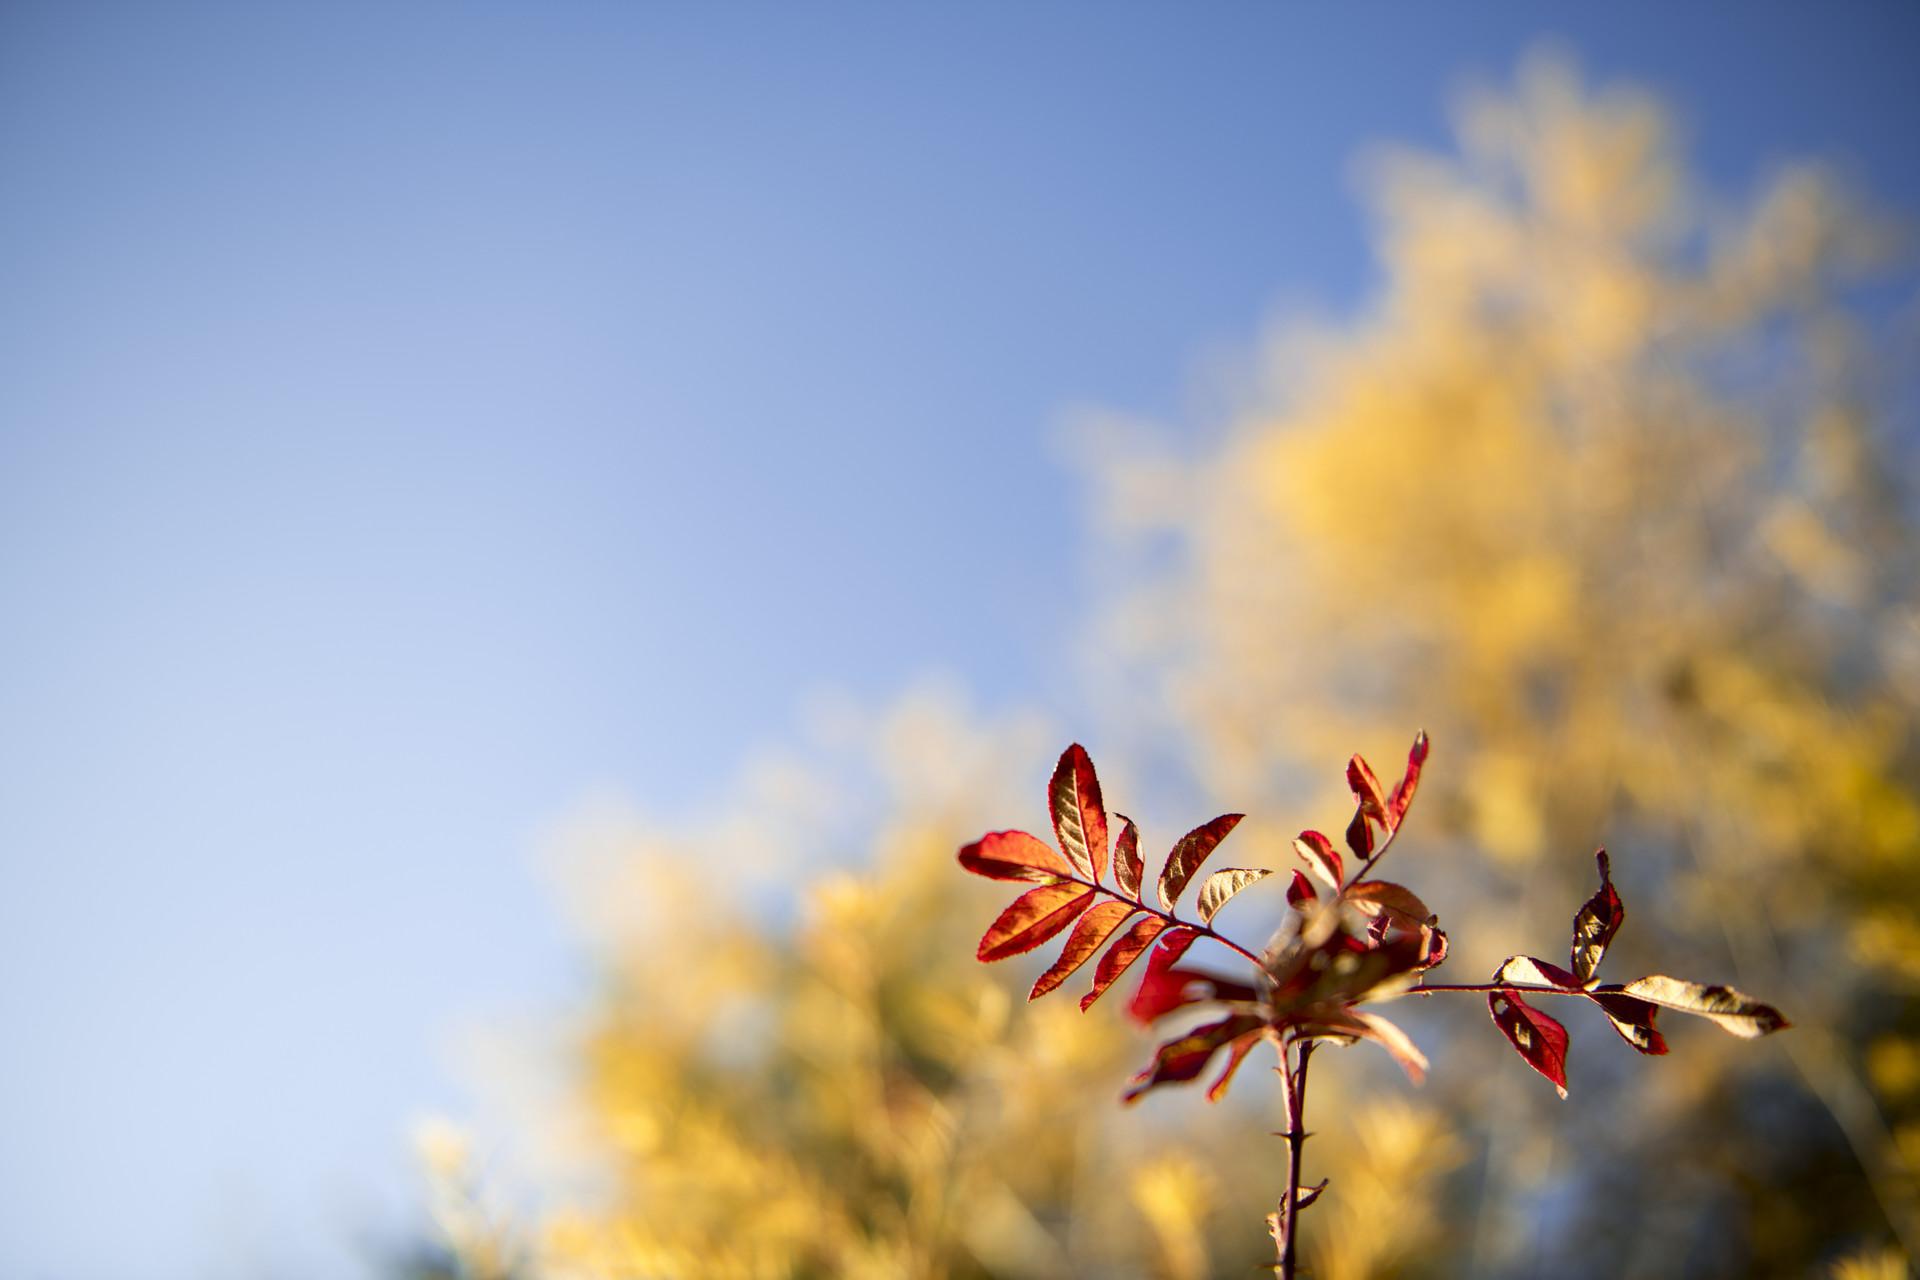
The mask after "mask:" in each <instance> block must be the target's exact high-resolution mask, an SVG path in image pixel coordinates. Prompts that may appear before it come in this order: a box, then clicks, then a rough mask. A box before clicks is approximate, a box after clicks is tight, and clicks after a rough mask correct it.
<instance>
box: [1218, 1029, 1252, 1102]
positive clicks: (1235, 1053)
mask: <svg viewBox="0 0 1920 1280" xmlns="http://www.w3.org/2000/svg"><path fill="white" fill-rule="evenodd" d="M1266 1038H1267V1036H1266V1029H1265V1028H1264V1027H1262V1028H1259V1029H1257V1030H1253V1031H1249V1032H1247V1033H1246V1034H1245V1035H1242V1036H1241V1037H1240V1038H1239V1039H1237V1040H1235V1041H1234V1042H1233V1043H1232V1044H1230V1045H1228V1046H1227V1065H1226V1066H1224V1067H1222V1068H1220V1074H1219V1076H1217V1077H1216V1078H1215V1079H1214V1082H1213V1083H1212V1084H1210V1085H1208V1086H1207V1101H1208V1102H1218V1101H1220V1099H1222V1098H1224V1097H1226V1096H1227V1087H1228V1086H1229V1085H1231V1084H1232V1083H1233V1075H1234V1072H1236V1071H1238V1070H1240V1064H1241V1063H1243V1062H1245V1061H1246V1060H1247V1055H1248V1054H1249V1053H1252V1052H1253V1050H1254V1048H1255V1046H1257V1045H1258V1044H1260V1042H1261V1041H1263V1040H1265V1039H1266Z"/></svg>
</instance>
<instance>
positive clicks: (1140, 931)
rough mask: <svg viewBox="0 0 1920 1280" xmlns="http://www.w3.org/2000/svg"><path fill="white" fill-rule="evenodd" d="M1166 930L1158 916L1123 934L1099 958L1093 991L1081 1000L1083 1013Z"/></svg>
mask: <svg viewBox="0 0 1920 1280" xmlns="http://www.w3.org/2000/svg"><path fill="white" fill-rule="evenodd" d="M1166 927H1167V922H1166V921H1165V920H1162V919H1161V918H1160V917H1159V916H1148V917H1147V918H1146V919H1145V920H1138V921H1135V922H1134V925H1133V927H1132V928H1130V929H1128V930H1127V931H1126V932H1125V933H1123V934H1121V935H1120V938H1119V940H1118V941H1116V942H1115V943H1114V944H1113V945H1112V946H1110V947H1108V948H1107V953H1106V954H1105V955H1103V956H1101V957H1100V963H1099V964H1097V965H1095V966H1094V968H1093V990H1091V991H1089V992H1087V994H1085V995H1084V996H1081V997H1080V1008H1081V1010H1082V1011H1083V1012H1084V1011H1085V1010H1086V1009H1088V1008H1089V1007H1090V1006H1091V1005H1092V1004H1093V1002H1094V1001H1095V1000H1098V999H1099V998H1100V997H1101V995H1103V994H1104V993H1105V992H1106V989H1107V988H1108V987H1110V986H1112V985H1113V984H1114V980H1115V979H1117V978H1118V977H1119V976H1120V975H1121V974H1123V973H1125V972H1126V971H1127V969H1128V968H1129V967H1130V966H1131V965H1132V964H1133V962H1134V961H1135V960H1138V959H1139V958H1140V957H1141V956H1142V955H1144V954H1145V953H1146V950H1147V948H1148V947H1150V946H1152V945H1153V940H1154V939H1155V938H1158V937H1159V936H1160V931H1161V930H1162V929H1165V928H1166Z"/></svg>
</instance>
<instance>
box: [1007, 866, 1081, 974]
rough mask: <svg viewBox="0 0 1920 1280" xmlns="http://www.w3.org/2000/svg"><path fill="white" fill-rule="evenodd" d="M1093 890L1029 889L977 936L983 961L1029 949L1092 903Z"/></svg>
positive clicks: (1075, 887) (1072, 887)
mask: <svg viewBox="0 0 1920 1280" xmlns="http://www.w3.org/2000/svg"><path fill="white" fill-rule="evenodd" d="M1093 896H1094V894H1093V890H1092V889H1089V888H1087V887H1086V886H1085V885H1079V884H1043V885H1041V886H1040V887H1039V888H1038V889H1029V890H1027V891H1026V892H1025V893H1023V894H1021V895H1020V896H1019V897H1017V898H1015V899H1014V900H1013V905H1011V906H1009V907H1008V908H1007V909H1006V910H1005V911H1002V912H1001V913H1000V917H999V919H997V920H995V921H994V922H993V923H992V924H990V925H988V926H987V931H986V932H985V933H984V934H982V935H981V936H980V950H979V953H978V954H979V958H980V959H981V960H982V961H983V962H990V961H994V960H1004V959H1006V958H1007V957H1008V956H1017V955H1019V954H1020V953H1021V952H1023V951H1031V950H1033V949H1034V948H1035V947H1037V946H1039V945H1040V944H1041V943H1043V942H1045V941H1046V940H1047V939H1048V938H1051V937H1052V936H1053V935H1054V934H1056V933H1059V932H1060V931H1061V930H1062V929H1064V928H1066V927H1067V926H1068V925H1070V924H1072V923H1073V921H1074V918H1075V917H1076V916H1078V915H1079V914H1080V913H1081V912H1082V911H1085V910H1086V909H1087V908H1088V907H1089V906H1091V905H1092V903H1093Z"/></svg>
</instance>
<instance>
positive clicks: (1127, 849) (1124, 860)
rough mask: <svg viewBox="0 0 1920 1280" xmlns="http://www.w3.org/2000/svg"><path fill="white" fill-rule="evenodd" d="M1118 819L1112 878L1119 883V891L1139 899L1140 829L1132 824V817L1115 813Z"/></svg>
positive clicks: (1140, 869) (1135, 899)
mask: <svg viewBox="0 0 1920 1280" xmlns="http://www.w3.org/2000/svg"><path fill="white" fill-rule="evenodd" d="M1114 816H1115V817H1117V818H1119V819H1120V824H1121V825H1120V834H1119V835H1118V836H1115V837H1114V841H1113V878H1114V880H1115V881H1116V882H1117V883H1118V884H1119V885H1120V892H1122V893H1124V894H1126V895H1127V896H1128V897H1129V898H1132V899H1133V900H1134V901H1135V902H1138V901H1140V875H1141V872H1142V870H1143V868H1142V866H1141V863H1140V829H1139V828H1138V827H1136V826H1134V825H1133V819H1132V818H1129V817H1128V816H1127V815H1126V814H1124V813H1120V814H1115V815H1114Z"/></svg>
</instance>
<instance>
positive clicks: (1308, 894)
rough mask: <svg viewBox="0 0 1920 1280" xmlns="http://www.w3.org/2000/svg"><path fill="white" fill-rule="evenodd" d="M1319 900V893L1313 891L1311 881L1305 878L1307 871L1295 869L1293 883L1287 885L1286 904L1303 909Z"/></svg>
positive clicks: (1298, 909)
mask: <svg viewBox="0 0 1920 1280" xmlns="http://www.w3.org/2000/svg"><path fill="white" fill-rule="evenodd" d="M1319 900H1320V895H1319V894H1318V893H1317V892H1315V891H1314V887H1313V882H1312V881H1311V880H1309V879H1307V873H1306V872H1304V871H1295V872H1294V873H1293V883H1292V884H1290V885H1288V886H1287V905H1288V906H1290V907H1292V908H1294V909H1295V910H1297V911H1304V910H1306V908H1307V907H1308V906H1310V905H1312V904H1313V903H1315V902H1318V901H1319Z"/></svg>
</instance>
